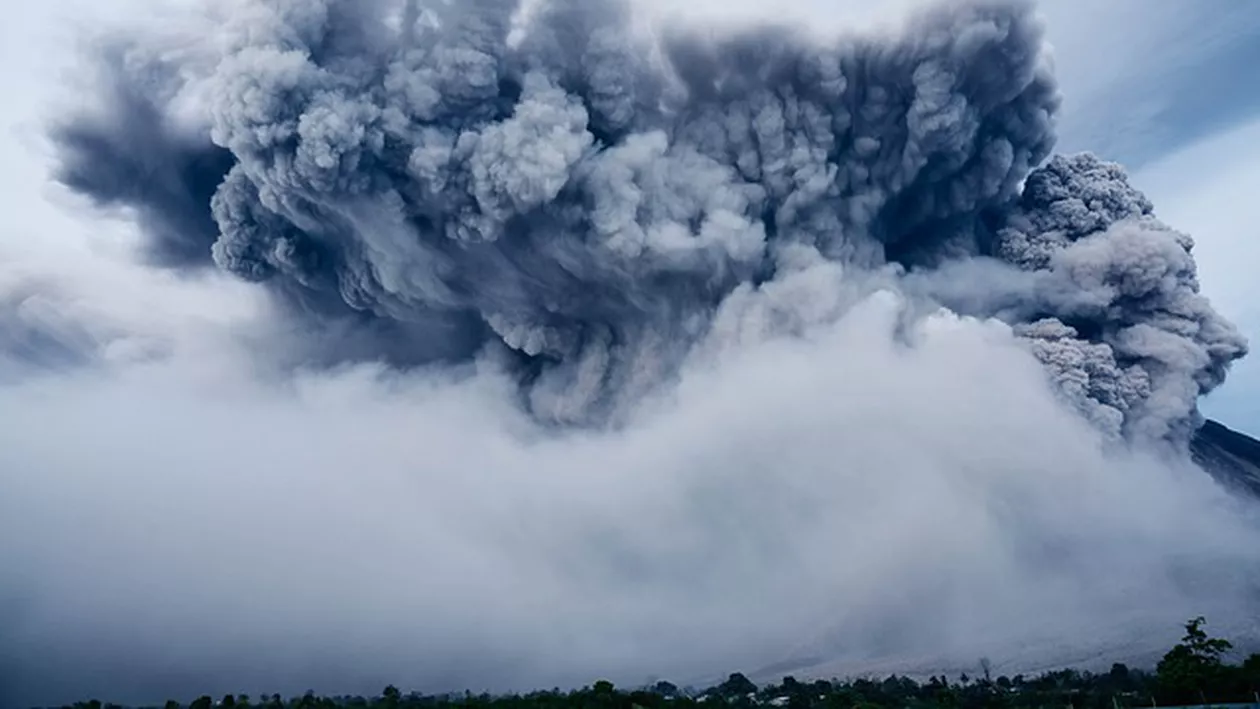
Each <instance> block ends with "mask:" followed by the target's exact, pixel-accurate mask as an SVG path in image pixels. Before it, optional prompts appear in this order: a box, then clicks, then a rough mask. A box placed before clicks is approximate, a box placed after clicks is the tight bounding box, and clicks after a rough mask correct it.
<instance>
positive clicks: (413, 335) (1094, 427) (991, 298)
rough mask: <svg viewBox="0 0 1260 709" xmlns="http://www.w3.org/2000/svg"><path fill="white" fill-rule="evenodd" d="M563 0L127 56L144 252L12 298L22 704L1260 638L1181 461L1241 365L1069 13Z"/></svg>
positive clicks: (4, 610) (58, 170) (123, 160)
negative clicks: (1065, 40)
mask: <svg viewBox="0 0 1260 709" xmlns="http://www.w3.org/2000/svg"><path fill="white" fill-rule="evenodd" d="M525 5H526V4H525V3H522V2H521V1H520V0H465V1H463V2H442V1H439V0H433V1H432V2H428V1H425V0H392V1H391V0H372V1H364V0H236V1H235V2H232V3H228V4H215V5H213V6H208V7H206V8H205V13H206V16H205V18H204V19H207V20H209V21H208V22H207V23H206V25H205V27H204V28H202V31H199V32H194V33H190V34H188V35H186V36H184V35H180V36H175V37H173V36H171V35H172V33H174V31H173V30H170V31H169V32H168V33H166V34H164V30H161V29H159V30H148V31H140V30H130V31H121V32H114V33H110V34H107V35H106V36H105V37H104V38H103V39H101V40H100V41H99V42H97V43H96V44H94V45H93V53H92V54H91V55H90V56H91V58H92V59H93V62H92V63H91V64H90V66H89V68H90V69H91V70H92V72H93V76H94V79H95V80H94V82H93V86H94V87H95V90H96V93H95V94H94V95H93V96H92V98H93V100H92V102H91V103H90V105H87V106H81V107H78V108H77V109H76V110H73V111H68V112H66V113H63V114H61V115H59V116H58V118H57V120H56V121H55V124H54V126H53V127H52V129H51V131H50V135H51V137H52V139H53V146H54V148H55V156H56V165H55V175H56V178H57V180H58V181H59V182H60V183H61V184H63V185H64V186H66V187H68V188H70V189H71V190H73V191H75V192H77V193H80V194H82V195H86V196H87V197H89V198H91V200H92V201H93V202H94V203H95V204H97V205H98V206H101V207H106V208H110V209H121V210H123V211H125V212H126V213H127V214H129V215H131V216H132V217H134V220H135V222H136V224H137V225H138V226H139V228H140V230H141V232H142V237H143V242H142V244H143V256H144V258H143V259H142V262H143V266H137V265H135V264H128V265H126V266H120V265H118V264H112V265H109V266H108V267H107V266H106V265H104V262H102V263H101V264H100V265H99V266H93V268H92V269H86V268H85V269H83V270H80V271H77V272H74V273H75V277H70V274H71V271H69V270H68V269H69V267H68V266H66V267H65V268H58V269H45V270H46V271H47V273H46V274H44V275H49V276H50V277H52V278H53V280H54V281H56V283H57V284H56V285H55V286H48V287H46V288H45V287H44V286H42V285H38V284H40V283H42V281H38V280H36V281H30V280H21V281H13V282H14V283H20V284H21V285H22V287H21V288H16V287H13V288H10V287H8V281H0V285H4V290H3V291H0V294H3V297H2V298H0V401H2V402H3V405H4V406H5V409H6V410H12V411H21V412H23V415H22V416H20V417H16V418H17V420H15V421H13V422H11V425H6V426H5V427H2V428H0V471H3V475H4V477H3V478H0V479H3V480H4V482H5V485H6V486H7V487H9V488H10V489H9V491H8V493H6V494H4V495H0V539H3V540H5V541H4V542H3V543H0V563H3V564H4V565H5V568H6V569H12V570H13V571H14V573H13V575H12V576H11V579H10V580H9V583H7V584H4V585H0V622H2V623H3V624H4V625H6V626H8V627H9V628H10V630H9V632H7V633H5V634H3V635H0V663H3V664H4V665H8V666H10V667H12V668H14V669H12V670H11V671H9V672H7V673H6V672H4V671H3V668H2V667H0V690H3V686H2V685H3V684H4V682H5V681H7V682H8V683H9V684H10V686H11V687H13V688H14V689H12V690H11V693H10V695H8V698H9V699H10V701H14V702H16V701H18V700H19V699H21V700H22V701H28V700H29V701H42V698H44V697H51V696H52V695H54V694H57V696H56V697H55V698H53V699H52V701H64V700H67V699H74V698H79V697H77V696H69V695H73V694H81V693H96V692H110V693H113V696H116V697H117V698H120V699H127V698H138V699H143V700H145V701H152V700H155V699H159V698H161V697H158V696H156V695H159V694H163V693H166V694H172V695H180V696H185V695H188V694H189V693H192V692H201V691H209V690H211V689H213V690H214V691H216V692H220V693H221V692H226V691H243V690H250V689H265V690H267V691H271V690H272V689H276V688H279V689H285V690H286V691H291V690H300V689H303V688H305V686H313V687H316V688H319V689H324V690H327V691H342V690H350V691H365V690H366V691H370V690H372V689H376V688H378V687H377V685H379V684H382V683H383V682H386V681H400V682H404V683H407V682H411V683H413V684H414V685H415V686H417V687H419V688H422V689H432V690H442V689H462V688H464V687H469V686H471V687H475V688H481V687H489V688H521V687H535V686H549V685H551V684H553V683H556V684H566V683H581V682H586V681H590V680H591V679H593V678H594V676H596V675H608V676H613V677H614V678H615V679H617V680H618V681H622V680H627V681H639V680H641V679H644V678H646V677H648V676H650V675H666V676H669V677H672V678H674V679H678V680H682V681H690V680H697V681H700V680H703V679H706V678H709V677H712V676H716V675H719V674H721V673H723V672H729V671H733V670H737V669H742V670H747V671H752V670H755V669H757V668H760V667H765V666H770V665H774V664H775V663H781V662H787V663H789V664H790V666H792V667H796V668H801V669H802V671H804V670H805V669H807V668H814V670H813V671H818V672H822V671H825V669H819V668H828V667H831V668H850V669H852V668H861V667H870V666H876V665H875V664H872V663H882V664H879V666H881V667H884V666H888V667H898V668H902V669H904V668H906V667H911V668H913V667H919V668H930V669H939V668H943V667H946V666H951V667H954V666H957V663H959V662H970V661H972V660H973V659H974V658H975V657H979V656H980V655H988V656H991V657H995V658H1005V661H1006V662H1007V663H1009V665H1010V667H1012V668H1021V669H1023V668H1036V667H1039V666H1044V665H1045V664H1053V663H1055V662H1062V661H1073V660H1076V659H1079V658H1080V657H1082V656H1088V657H1095V658H1097V657H1116V658H1126V657H1140V656H1142V653H1145V652H1149V651H1150V650H1152V649H1154V648H1155V647H1158V646H1159V645H1160V644H1162V643H1163V642H1164V641H1165V640H1166V639H1167V638H1166V637H1165V636H1164V635H1161V634H1160V633H1159V632H1158V631H1152V628H1154V627H1159V628H1161V629H1162V628H1166V629H1168V630H1169V631H1175V629H1176V627H1177V624H1178V623H1179V622H1181V621H1182V620H1184V619H1185V617H1188V616H1189V615H1191V614H1198V613H1208V614H1210V615H1211V617H1212V618H1213V621H1214V623H1221V624H1226V625H1228V626H1229V627H1232V628H1233V629H1235V630H1240V631H1246V632H1253V631H1254V628H1253V627H1251V626H1252V625H1253V624H1254V620H1253V619H1254V613H1252V612H1251V609H1253V608H1254V602H1255V598H1256V589H1257V588H1260V580H1258V579H1257V578H1255V573H1254V571H1253V570H1254V569H1256V568H1260V566H1257V565H1256V562H1257V561H1260V559H1258V558H1257V552H1256V550H1257V549H1260V545H1257V544H1256V543H1255V542H1256V540H1257V539H1258V538H1260V537H1257V534H1258V530H1257V529H1256V525H1255V521H1254V519H1252V516H1253V510H1250V509H1249V508H1242V507H1239V506H1238V504H1237V501H1235V500H1232V499H1231V498H1230V497H1229V496H1227V495H1226V494H1225V493H1224V492H1222V491H1221V490H1219V489H1216V488H1215V487H1214V486H1213V483H1212V482H1211V480H1210V479H1209V478H1208V477H1207V476H1206V475H1203V474H1202V472H1201V471H1199V470H1197V469H1194V468H1193V466H1192V464H1191V463H1190V462H1189V460H1188V458H1187V457H1186V453H1185V443H1186V441H1187V440H1188V438H1189V436H1190V435H1191V433H1192V432H1193V431H1194V430H1195V427H1196V426H1197V425H1198V424H1199V415H1198V412H1197V401H1198V398H1199V397H1200V396H1202V395H1203V394H1205V393H1207V392H1209V391H1211V390H1212V389H1213V388H1215V387H1217V386H1218V385H1220V384H1221V382H1222V381H1223V380H1224V378H1225V375H1226V371H1227V369H1228V367H1229V364H1230V363H1231V362H1232V361H1234V360H1236V359H1238V358H1240V357H1242V356H1243V355H1244V354H1245V352H1246V342H1245V340H1244V339H1243V338H1242V337H1241V336H1240V335H1239V333H1238V332H1237V331H1236V330H1235V329H1234V327H1233V326H1232V325H1231V324H1230V323H1228V322H1227V321H1225V320H1224V319H1223V318H1222V317H1221V316H1220V315H1218V314H1217V313H1216V312H1215V311H1214V310H1213V309H1212V307H1211V306H1210V304H1209V303H1208V302H1207V300H1206V299H1204V298H1203V297H1202V296H1201V295H1200V294H1199V285H1198V282H1197V278H1196V273H1195V264H1194V259H1193V258H1192V255H1191V249H1192V241H1191V239H1190V238H1189V237H1188V236H1187V235H1185V234H1182V233H1180V232H1178V231H1176V230H1174V229H1172V228H1170V227H1168V226H1166V225H1164V224H1163V223H1161V222H1160V221H1159V220H1158V219H1157V218H1156V217H1155V215H1154V210H1153V207H1152V205H1151V204H1150V202H1149V201H1148V200H1147V199H1146V198H1145V197H1144V196H1143V195H1142V194H1141V193H1139V192H1138V191H1136V190H1135V189H1134V188H1133V187H1131V186H1130V185H1129V184H1128V181H1127V179H1126V177H1125V174H1124V172H1123V170H1122V169H1121V168H1120V167H1119V166H1117V165H1114V164H1111V163H1107V162H1104V161H1102V160H1100V159H1098V158H1096V157H1094V156H1092V155H1087V154H1083V155H1075V156H1067V157H1065V156H1053V157H1052V156H1051V152H1052V149H1053V145H1054V137H1055V136H1054V122H1055V115H1056V112H1057V110H1058V107H1059V102H1060V98H1059V93H1058V89H1057V86H1056V83H1055V81H1054V78H1053V75H1052V72H1051V67H1050V63H1049V61H1048V55H1047V50H1046V48H1045V41H1044V38H1043V30H1042V26H1041V24H1040V21H1039V20H1038V18H1037V16H1036V13H1035V7H1034V6H1033V5H1032V4H1031V3H1029V2H1023V1H1021V0H974V1H969V2H965V3H941V4H938V5H936V6H933V7H928V8H925V9H923V10H922V11H920V12H918V13H916V14H914V15H912V16H911V17H909V18H908V19H907V20H906V21H905V23H904V25H903V26H901V27H900V28H899V29H898V30H897V31H895V32H889V33H872V32H868V33H854V34H851V35H847V36H842V37H838V38H832V39H830V40H827V41H822V40H820V39H818V38H817V37H815V36H809V35H806V34H805V33H803V32H798V31H795V30H794V29H792V28H788V27H770V26H765V25H759V26H752V27H749V26H743V27H737V28H730V27H728V28H724V29H722V30H721V31H710V32H704V31H701V30H700V29H698V28H697V27H695V26H694V25H691V24H686V25H679V26H674V27H671V28H669V29H668V30H666V31H657V32H650V31H646V30H645V24H644V23H642V22H640V21H639V20H640V19H641V18H639V17H638V16H637V15H636V12H635V9H636V8H635V7H633V6H632V5H631V4H629V2H628V1H626V0H580V1H579V0H539V1H537V2H532V3H528V6H525ZM190 12H191V11H190ZM54 271H55V273H54ZM106 272H108V273H110V274H113V275H110V276H109V277H108V278H107V277H106V276H105V275H103V274H104V273H106ZM172 272H173V273H174V274H176V277H170V278H167V277H166V276H170V274H171V273H172ZM223 273H226V274H230V276H231V277H232V278H233V283H232V284H231V285H228V284H226V283H225V282H224V281H223V280H222V279H221V274H223ZM154 274H162V275H163V276H164V277H163V278H157V277H156V276H155V275H154ZM0 275H5V272H3V271H0ZM89 278H91V279H103V280H100V285H98V286H96V288H97V290H98V293H96V294H93V293H91V292H90V291H91V288H90V287H89V286H87V285H85V283H86V281H87V280H88V279H89ZM96 282H97V281H95V280H94V281H93V283H96ZM123 283H134V284H137V285H135V286H134V289H133V290H134V291H135V292H134V293H133V292H131V291H129V290H128V289H127V288H125V287H123V286H122V285H120V284H123ZM27 284H35V285H27ZM246 284H249V285H248V287H246ZM241 288H244V289H245V290H244V291H242V290H240V289H241ZM246 293H247V294H246ZM255 293H264V294H266V299H265V301H259V300H255V299H254V294H255ZM101 294H108V297H107V298H106V300H109V302H108V303H100V302H97V301H94V300H93V298H94V297H95V296H96V295H101ZM85 303H92V306H93V307H87V306H86V305H85ZM176 304H178V305H176ZM216 310H217V311H219V314H218V315H214V314H213V313H214V311H216ZM194 315H195V317H194ZM277 365H279V366H277ZM124 413H125V414H126V415H122V414H124ZM46 430H56V431H59V434H58V436H57V439H58V441H60V442H50V441H49V439H48V438H47V437H46V436H44V435H42V434H41V433H40V432H41V431H46ZM71 439H72V440H73V441H74V445H64V440H71ZM1171 520H1176V522H1175V524H1172V523H1171ZM10 540H12V541H10ZM85 580H86V581H85ZM123 647H126V648H128V652H116V650H118V649H119V648H123ZM1064 648H1069V649H1068V650H1065V649H1064ZM1074 648H1079V649H1080V653H1081V654H1080V655H1076V654H1073V650H1072V649H1074ZM828 663H833V664H830V665H829V664H828ZM950 663H954V664H953V665H951V664H950ZM777 666H780V667H785V666H788V665H777ZM246 685H248V686H246ZM54 686H55V687H56V688H59V689H57V691H53V689H52V687H54ZM58 692H61V693H62V694H58ZM63 694H64V695H66V696H63ZM5 699H6V695H4V694H3V692H2V691H0V703H3V702H4V701H5Z"/></svg>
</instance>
